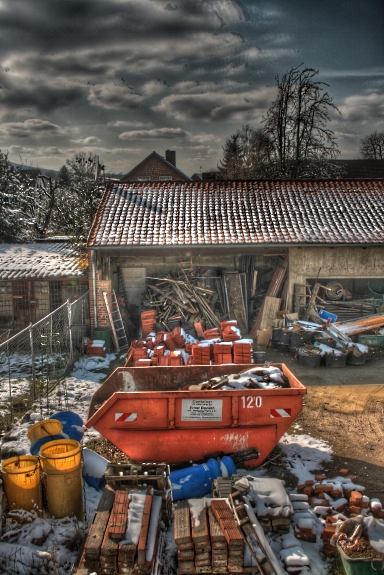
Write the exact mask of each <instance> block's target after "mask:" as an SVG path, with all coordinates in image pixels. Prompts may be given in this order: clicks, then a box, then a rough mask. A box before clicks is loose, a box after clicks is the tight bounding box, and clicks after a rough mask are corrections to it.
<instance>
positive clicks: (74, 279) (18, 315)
mask: <svg viewBox="0 0 384 575" xmlns="http://www.w3.org/2000/svg"><path fill="white" fill-rule="evenodd" d="M87 283H88V279H87V260H86V258H85V257H84V255H82V254H81V253H80V252H79V251H78V249H77V248H76V247H75V246H73V245H71V244H68V243H67V242H54V241H52V242H41V243H30V244H28V243H25V244H0V333H1V332H2V331H5V330H8V329H11V331H12V332H17V331H20V330H21V329H23V328H25V327H26V326H27V325H29V323H30V322H32V323H35V322H36V321H38V320H40V319H42V318H43V317H45V316H46V315H48V314H49V313H51V312H52V311H54V310H55V309H57V308H58V307H60V306H61V305H62V304H63V303H65V302H66V301H67V300H68V299H69V300H70V301H74V300H76V299H77V298H78V297H79V296H81V295H82V294H84V293H85V292H86V291H88V285H87Z"/></svg>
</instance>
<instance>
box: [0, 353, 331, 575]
mask: <svg viewBox="0 0 384 575" xmlns="http://www.w3.org/2000/svg"><path fill="white" fill-rule="evenodd" d="M114 359H115V355H114V354H109V355H108V356H107V357H106V358H88V357H84V358H82V359H81V360H80V361H79V362H77V363H76V364H75V366H74V369H73V371H72V373H71V374H70V375H69V376H68V377H67V378H66V380H65V387H66V390H67V399H68V404H67V408H68V409H70V410H72V411H75V412H76V413H78V414H79V415H80V417H82V419H83V420H84V421H85V420H86V414H87V409H88V404H89V401H90V399H91V397H92V395H93V393H94V392H95V391H96V389H97V388H98V387H99V386H100V383H101V381H102V380H103V379H104V378H105V373H102V372H101V371H100V370H106V369H107V368H108V366H109V365H110V363H111V361H113V360H114ZM13 385H14V392H13V393H14V394H17V390H20V392H23V391H25V389H26V387H27V386H28V381H26V380H18V381H17V382H15V383H14V384H13ZM0 394H4V395H0V397H1V398H2V399H3V400H4V399H6V397H7V391H6V390H0ZM42 416H43V417H44V416H45V411H44V408H43V411H42V414H41V411H40V408H39V409H38V410H37V409H36V411H34V412H33V413H31V421H38V420H40V419H41V418H42ZM29 427H30V423H29V422H27V421H25V422H21V423H17V424H15V426H14V429H13V430H12V433H11V435H12V441H7V443H6V444H4V446H5V445H6V446H7V448H9V449H12V450H13V451H14V452H15V453H18V454H20V455H22V454H26V453H29V447H30V442H29V440H28V438H27V431H28V428H29ZM295 431H300V430H299V429H296V430H295ZM98 435H99V434H98V432H96V431H95V430H89V431H87V432H86V433H85V435H84V443H87V442H88V441H90V440H91V439H93V438H95V437H96V436H98ZM280 446H281V447H282V449H283V452H284V454H285V455H286V457H287V459H288V461H289V465H290V471H291V472H292V473H293V474H294V475H296V476H297V478H298V480H299V483H300V482H303V481H305V480H306V479H313V478H314V474H313V473H312V472H313V470H318V469H319V468H321V465H322V462H324V461H329V459H330V458H331V449H330V447H329V445H327V444H326V443H324V442H323V441H321V440H317V439H315V438H312V437H310V436H309V435H302V434H301V435H300V434H297V435H296V434H295V435H289V434H285V435H284V437H283V438H282V440H281V442H280ZM265 473H266V472H265V471H261V472H255V473H254V475H255V476H260V475H264V476H265ZM85 495H86V508H87V522H85V521H84V522H79V521H78V520H76V519H72V518H65V519H48V518H38V517H36V516H33V515H32V514H28V513H24V521H25V523H24V524H20V523H17V522H15V521H11V520H7V525H6V527H5V530H4V532H3V535H2V538H1V539H0V572H3V573H12V574H15V575H16V574H17V575H35V574H39V575H45V574H48V573H55V575H69V574H70V573H71V571H72V568H73V564H74V563H75V561H76V558H77V548H78V545H79V542H80V541H81V538H82V537H83V535H84V534H85V532H86V530H87V528H88V527H89V525H90V524H91V522H92V520H93V516H94V513H95V510H96V508H97V505H98V502H99V499H100V497H101V492H99V491H96V490H95V489H93V488H92V487H89V486H88V485H86V486H85ZM167 539H169V537H167ZM269 541H270V545H271V547H272V549H273V551H274V553H275V555H276V557H277V559H278V561H279V563H280V565H281V568H282V573H283V574H284V575H286V574H287V572H286V571H285V570H284V569H283V567H282V563H281V561H280V551H281V547H282V540H281V536H280V537H273V538H270V540H269ZM301 545H302V549H303V551H304V553H305V554H306V555H307V556H308V557H309V559H310V566H311V573H312V575H327V573H328V563H327V561H325V560H324V559H323V558H322V556H321V554H320V549H321V542H320V540H319V542H318V543H316V544H310V543H304V542H302V543H301ZM305 572H306V571H305V570H304V571H303V574H304V573H305Z"/></svg>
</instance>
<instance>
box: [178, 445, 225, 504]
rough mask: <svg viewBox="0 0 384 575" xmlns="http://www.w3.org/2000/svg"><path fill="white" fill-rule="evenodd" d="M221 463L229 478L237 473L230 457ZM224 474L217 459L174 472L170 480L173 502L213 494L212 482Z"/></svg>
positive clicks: (223, 459)
mask: <svg viewBox="0 0 384 575" xmlns="http://www.w3.org/2000/svg"><path fill="white" fill-rule="evenodd" d="M220 463H221V464H222V466H224V468H225V469H226V473H225V475H226V476H227V477H231V475H233V473H236V467H235V464H234V463H233V461H232V459H231V458H230V457H229V456H227V455H226V456H224V457H223V458H222V460H221V462H220ZM223 471H224V470H223ZM222 474H223V473H222V467H221V466H220V464H219V463H218V462H217V461H216V459H208V461H207V462H206V463H201V464H200V465H193V466H192V467H186V468H184V469H178V470H177V471H172V473H171V474H170V476H169V479H170V481H171V487H172V498H173V501H180V500H181V499H193V498H195V497H203V496H204V495H208V494H209V493H211V488H212V482H213V481H214V479H216V478H217V477H221V476H222Z"/></svg>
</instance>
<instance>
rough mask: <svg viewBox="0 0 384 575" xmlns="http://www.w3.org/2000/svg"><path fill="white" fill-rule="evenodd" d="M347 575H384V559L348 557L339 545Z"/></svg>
mask: <svg viewBox="0 0 384 575" xmlns="http://www.w3.org/2000/svg"><path fill="white" fill-rule="evenodd" d="M337 550H338V552H339V554H340V557H341V561H342V563H343V567H344V571H345V573H346V575H377V574H378V573H383V574H384V560H383V559H369V558H367V557H348V555H346V553H344V551H343V550H342V548H341V547H340V545H337Z"/></svg>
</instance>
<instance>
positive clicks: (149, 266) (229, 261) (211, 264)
mask: <svg viewBox="0 0 384 575" xmlns="http://www.w3.org/2000/svg"><path fill="white" fill-rule="evenodd" d="M238 262H239V258H238V257H237V256H225V255H220V256H191V257H183V258H181V257H180V256H143V257H116V258H111V278H112V287H113V288H114V289H115V290H117V289H118V274H117V270H118V268H119V267H122V268H135V267H144V268H146V272H147V276H162V275H164V274H167V273H169V272H175V273H178V272H180V267H181V266H182V267H183V268H184V269H188V268H191V267H199V266H202V267H204V268H212V269H215V268H218V267H219V268H226V269H237V268H238Z"/></svg>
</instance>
